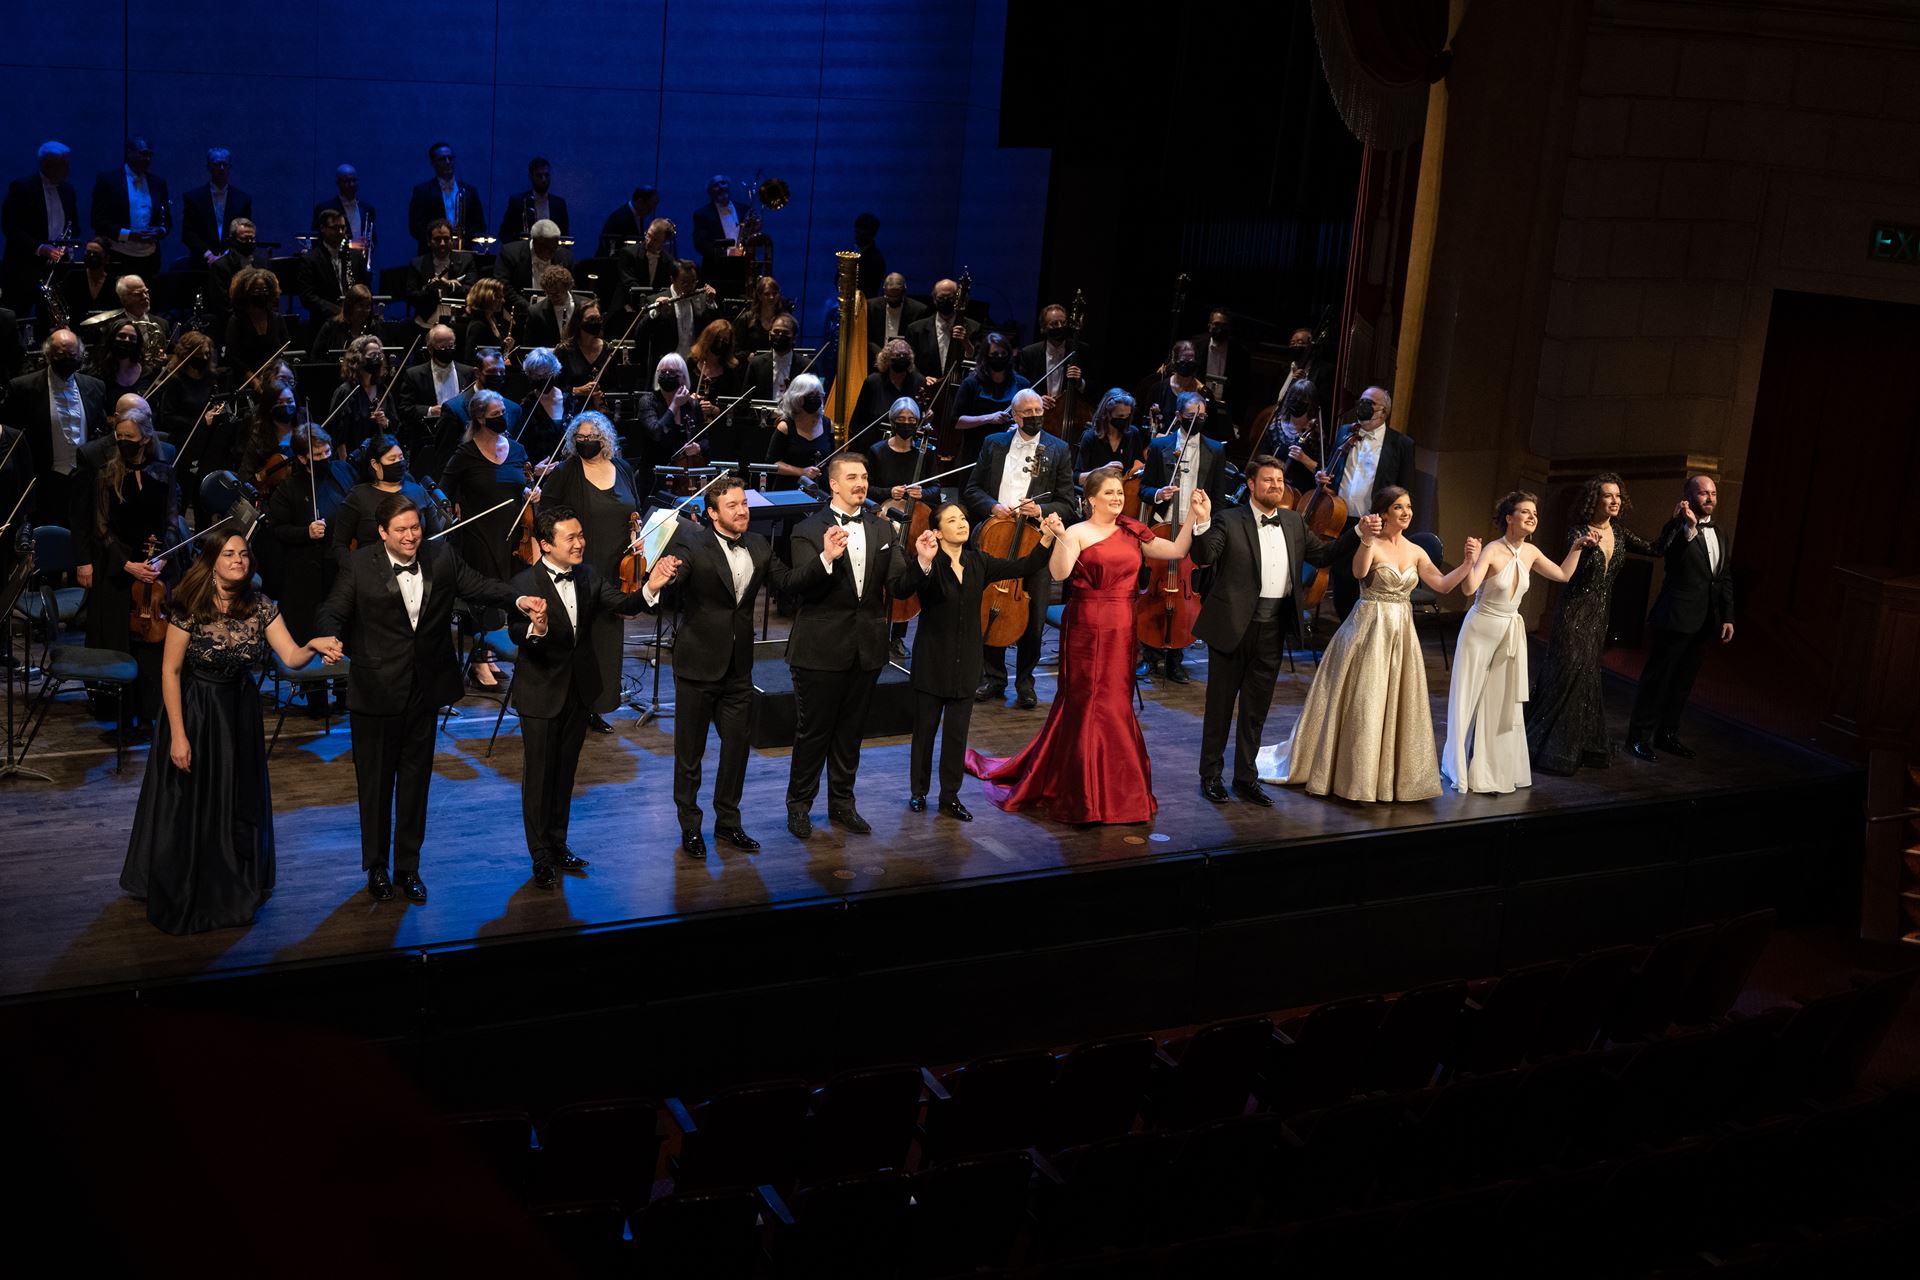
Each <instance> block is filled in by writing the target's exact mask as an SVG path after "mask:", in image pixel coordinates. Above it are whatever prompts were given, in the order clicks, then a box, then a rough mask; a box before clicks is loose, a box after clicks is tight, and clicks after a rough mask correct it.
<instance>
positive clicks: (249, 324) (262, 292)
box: [223, 267, 287, 372]
mask: <svg viewBox="0 0 1920 1280" xmlns="http://www.w3.org/2000/svg"><path fill="white" fill-rule="evenodd" d="M227 296H228V297H229V298H230V299H231V300H232V302H233V313H232V314H231V315H230V316H228V317H227V340H226V342H225V343H224V344H223V345H224V350H225V352H226V358H227V363H228V364H229V365H232V366H233V367H235V368H237V369H245V370H247V371H249V372H251V371H252V370H254V369H257V368H259V367H260V366H261V365H263V364H265V363H266V362H267V360H268V358H269V357H271V356H272V355H273V353H274V352H275V351H277V350H279V349H280V348H282V347H284V346H286V345H287V319H286V317H285V316H283V315H281V314H280V281H279V280H278V279H276V278H275V277H274V274H273V272H271V271H269V270H267V269H266V268H265V267H242V268H240V270H239V271H237V272H235V273H234V277H233V283H232V284H231V285H229V286H228V293H227Z"/></svg>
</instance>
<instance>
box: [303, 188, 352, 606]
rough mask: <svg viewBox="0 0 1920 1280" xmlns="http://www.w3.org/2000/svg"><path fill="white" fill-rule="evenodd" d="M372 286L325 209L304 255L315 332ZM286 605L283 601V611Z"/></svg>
mask: <svg viewBox="0 0 1920 1280" xmlns="http://www.w3.org/2000/svg"><path fill="white" fill-rule="evenodd" d="M370 283H371V277H370V276H368V274H367V262H366V259H365V258H363V257H361V256H360V254H359V253H358V252H356V251H355V250H352V249H349V248H348V247H347V220H346V217H345V216H344V215H342V214H340V213H338V212H336V211H335V210H332V209H327V210H324V211H323V212H322V213H321V214H320V231H319V234H318V236H317V237H316V238H315V240H314V243H313V247H312V248H311V249H308V250H307V251H306V252H305V253H304V254H302V255H300V305H301V306H303V307H305V308H306V309H307V317H308V319H309V320H311V321H312V323H313V327H314V331H315V332H316V333H317V332H318V331H319V328H320V326H321V325H323V324H325V323H326V322H327V321H329V320H332V319H335V318H337V317H338V316H339V314H340V305H341V302H342V301H343V300H344V299H345V298H346V296H347V290H348V289H350V288H352V287H353V286H354V285H356V284H360V285H370ZM285 606H286V602H285V601H284V600H283V601H281V607H282V609H283V610H284V608H285Z"/></svg>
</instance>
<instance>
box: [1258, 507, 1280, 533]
mask: <svg viewBox="0 0 1920 1280" xmlns="http://www.w3.org/2000/svg"><path fill="white" fill-rule="evenodd" d="M1260 527H1261V528H1262V529H1278V528H1279V527H1280V513H1279V512H1278V511H1276V512H1274V513H1273V514H1272V515H1270V516H1261V517H1260Z"/></svg>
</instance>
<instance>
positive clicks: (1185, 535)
mask: <svg viewBox="0 0 1920 1280" xmlns="http://www.w3.org/2000/svg"><path fill="white" fill-rule="evenodd" d="M1212 518H1213V499H1212V498H1211V497H1209V496H1208V494H1207V491H1206V490H1205V489H1195V490H1194V491H1193V501H1192V502H1190V503H1188V504H1187V518H1186V520H1185V521H1183V522H1182V523H1181V525H1180V532H1179V533H1178V534H1177V535H1175V536H1174V537H1173V538H1172V539H1170V540H1169V539H1167V538H1155V539H1154V540H1153V541H1152V542H1149V543H1148V544H1147V545H1146V546H1144V547H1142V548H1141V549H1140V550H1141V554H1142V555H1144V556H1146V558H1147V559H1149V560H1178V559H1180V558H1182V557H1183V556H1185V555H1186V554H1187V552H1188V551H1189V550H1190V549H1191V548H1192V546H1193V526H1194V525H1195V524H1197V523H1198V522H1200V521H1202V520H1211V519H1212Z"/></svg>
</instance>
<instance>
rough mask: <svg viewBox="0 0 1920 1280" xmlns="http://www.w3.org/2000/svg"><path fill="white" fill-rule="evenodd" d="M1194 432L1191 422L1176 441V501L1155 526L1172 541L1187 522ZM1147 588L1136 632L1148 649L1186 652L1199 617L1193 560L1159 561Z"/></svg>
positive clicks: (1137, 604) (1138, 604) (1137, 608)
mask: <svg viewBox="0 0 1920 1280" xmlns="http://www.w3.org/2000/svg"><path fill="white" fill-rule="evenodd" d="M1194 430H1195V428H1194V427H1193V425H1192V423H1191V422H1190V421H1189V422H1188V427H1187V429H1186V430H1184V431H1182V432H1181V433H1180V434H1179V435H1177V436H1176V437H1175V438H1174V456H1175V457H1176V458H1178V459H1179V462H1178V463H1177V464H1176V465H1175V466H1174V469H1173V478H1172V480H1171V481H1170V483H1171V484H1172V485H1173V487H1174V490H1175V492H1174V495H1173V500H1172V502H1171V503H1170V504H1169V506H1168V521H1167V522H1159V523H1156V524H1155V525H1154V526H1153V533H1154V536H1155V537H1158V538H1165V539H1167V540H1168V541H1169V542H1171V541H1172V540H1173V539H1174V537H1175V536H1176V535H1177V534H1178V533H1179V531H1180V526H1181V524H1182V523H1184V516H1183V513H1182V512H1181V510H1180V494H1179V488H1180V478H1181V477H1182V476H1184V475H1185V474H1186V473H1187V441H1188V440H1189V439H1191V438H1192V433H1193V431H1194ZM1146 572H1147V585H1146V587H1145V588H1144V589H1143V590H1142V591H1141V592H1140V596H1139V598H1138V599H1137V600H1135V601H1134V606H1133V633H1134V638H1135V639H1137V640H1138V641H1139V642H1140V643H1141V644H1142V645H1143V646H1145V647H1146V648H1149V649H1168V650H1178V649H1185V648H1186V647H1187V646H1188V645H1190V644H1192V643H1193V624H1194V620H1195V619H1197V618H1198V617H1199V616H1200V593H1199V592H1197V591H1195V590H1194V589H1193V561H1192V560H1191V559H1189V558H1188V557H1186V556H1182V557H1181V558H1180V559H1178V560H1156V561H1154V562H1153V563H1152V564H1151V565H1149V566H1148V567H1147V571H1146Z"/></svg>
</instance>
